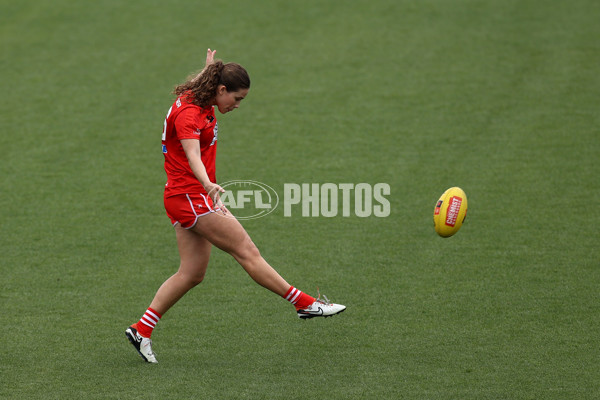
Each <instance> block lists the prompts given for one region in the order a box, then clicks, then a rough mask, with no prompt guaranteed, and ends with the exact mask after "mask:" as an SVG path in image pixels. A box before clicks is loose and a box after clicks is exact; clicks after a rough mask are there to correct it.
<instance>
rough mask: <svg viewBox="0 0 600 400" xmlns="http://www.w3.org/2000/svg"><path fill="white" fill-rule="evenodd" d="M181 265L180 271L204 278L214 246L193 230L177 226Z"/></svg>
mask: <svg viewBox="0 0 600 400" xmlns="http://www.w3.org/2000/svg"><path fill="white" fill-rule="evenodd" d="M175 235H176V237H177V247H178V249H179V257H180V260H181V264H180V266H179V271H180V272H183V273H186V274H189V275H195V276H197V277H200V278H203V277H204V274H205V273H206V268H207V267H208V261H209V259H210V251H211V248H212V244H211V243H210V242H209V241H208V240H207V239H206V238H205V237H203V236H201V235H199V234H198V233H196V232H194V231H193V230H192V229H185V228H182V227H181V225H179V224H178V225H176V226H175Z"/></svg>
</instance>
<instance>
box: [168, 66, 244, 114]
mask: <svg viewBox="0 0 600 400" xmlns="http://www.w3.org/2000/svg"><path fill="white" fill-rule="evenodd" d="M219 85H224V86H225V88H226V89H227V91H228V92H237V91H238V90H240V89H249V88H250V77H249V76H248V72H246V70H245V69H244V67H242V66H241V65H239V64H236V63H227V64H223V62H222V61H220V60H218V61H215V62H214V63H212V64H209V65H207V66H206V67H205V68H204V69H203V70H202V71H201V72H200V73H199V74H197V75H195V76H193V77H191V78H188V80H187V82H185V83H182V84H181V85H178V86H176V87H175V90H174V91H173V93H174V94H176V95H177V96H184V98H185V100H186V101H188V102H189V103H192V104H195V105H197V106H200V107H203V108H207V107H209V106H210V105H211V103H212V101H213V100H214V98H215V96H216V94H217V88H218V87H219Z"/></svg>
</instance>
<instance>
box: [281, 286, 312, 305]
mask: <svg viewBox="0 0 600 400" xmlns="http://www.w3.org/2000/svg"><path fill="white" fill-rule="evenodd" d="M283 298H284V299H286V300H287V301H289V302H290V303H292V304H293V305H294V306H295V307H296V310H300V309H302V308H306V307H308V306H310V305H311V304H312V303H314V302H315V298H314V297H312V296H309V295H307V294H306V293H303V292H302V291H301V290H298V289H296V288H295V287H293V286H290V288H289V289H288V291H287V292H285V294H284V295H283Z"/></svg>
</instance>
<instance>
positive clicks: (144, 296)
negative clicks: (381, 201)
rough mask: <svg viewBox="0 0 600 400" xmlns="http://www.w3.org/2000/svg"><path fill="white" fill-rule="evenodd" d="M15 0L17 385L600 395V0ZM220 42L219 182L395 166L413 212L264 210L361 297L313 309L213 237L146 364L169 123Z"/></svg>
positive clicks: (5, 226)
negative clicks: (444, 217)
mask: <svg viewBox="0 0 600 400" xmlns="http://www.w3.org/2000/svg"><path fill="white" fill-rule="evenodd" d="M0 4H1V6H0V22H1V23H0V48H1V51H2V57H1V61H0V62H1V64H0V65H1V71H2V74H1V75H0V76H1V77H0V89H1V92H2V94H3V95H2V96H1V97H0V102H1V106H2V107H1V110H2V111H1V112H2V118H1V119H0V128H1V131H2V134H1V135H0V146H1V148H2V149H3V160H2V162H1V163H0V176H2V191H1V193H2V195H1V196H0V210H1V211H0V212H1V213H2V214H1V216H0V217H1V218H0V221H1V223H2V229H0V252H1V254H2V257H1V259H2V261H1V262H0V273H1V275H2V279H0V302H1V303H0V304H1V305H2V306H3V307H2V308H3V312H2V314H0V315H1V316H0V322H1V323H0V337H2V339H1V347H2V350H1V351H0V357H1V358H0V379H1V381H2V385H0V397H3V398H39V397H41V396H44V397H46V398H57V399H58V398H60V399H63V398H74V397H82V396H84V397H86V398H124V397H128V398H142V397H143V398H189V397H193V396H203V397H208V398H219V399H221V398H222V399H241V398H251V399H263V398H264V399H275V398H297V399H305V398H312V397H320V398H331V399H363V398H390V399H392V398H394V399H395V398H407V399H408V398H415V399H424V398H443V399H451V398H456V399H458V398H460V399H466V398H473V399H482V398H511V399H529V398H545V399H551V398H555V399H565V398H577V399H582V398H590V399H593V398H597V397H598V395H599V387H598V383H597V382H598V378H599V376H598V372H597V368H596V367H595V366H596V365H597V359H598V355H599V354H598V340H597V338H596V336H597V335H594V332H597V331H598V328H599V326H598V320H599V318H598V317H599V314H600V313H599V308H598V290H597V288H598V283H599V281H600V279H599V278H600V277H599V272H598V266H599V265H598V250H597V243H598V239H599V237H598V229H597V226H598V223H599V222H600V221H599V218H598V217H597V215H596V213H595V212H594V210H595V208H597V206H598V200H597V199H598V194H599V183H598V179H597V176H598V172H599V171H598V159H599V155H600V154H599V150H600V149H599V139H598V138H599V131H598V126H599V112H598V106H597V105H598V104H599V103H600V95H599V91H598V88H599V84H600V79H599V78H598V73H597V72H598V65H599V61H600V60H599V56H598V55H599V54H600V53H599V51H598V50H599V48H598V43H597V40H595V38H597V37H598V33H599V28H598V24H597V23H596V21H597V16H598V15H600V6H599V5H598V4H597V3H596V2H592V1H587V0H580V1H575V2H568V3H567V2H561V1H558V0H553V1H550V2H542V1H539V0H527V1H516V0H515V1H512V0H511V1H505V2H501V3H499V2H492V1H483V0H478V1H475V0H452V1H450V0H447V1H433V0H430V1H419V2H411V1H383V0H375V1H368V2H367V1H353V2H352V3H348V4H342V3H336V2H322V1H321V2H318V1H312V0H311V1H307V2H304V3H302V4H296V3H290V2H285V1H265V2H261V3H260V4H258V3H250V2H242V1H233V2H231V1H230V2H222V1H217V2H211V3H210V4H208V3H204V2H184V1H171V2H168V3H165V2H158V1H148V2H129V3H122V2H116V1H107V0H102V1H96V2H93V3H89V2H70V1H66V0H57V1H53V2H45V1H39V0H38V1H32V0H28V1H22V2H18V3H15V2H11V3H9V2H6V1H3V2H1V3H0ZM208 47H210V48H213V49H217V50H218V53H217V55H218V57H220V58H223V59H224V60H225V61H236V62H239V63H241V64H242V65H244V66H245V67H246V68H247V69H248V71H249V72H250V75H251V78H252V89H251V92H250V95H249V96H248V98H247V99H246V100H244V102H243V104H242V107H241V108H240V109H239V110H237V111H236V112H235V113H232V114H229V115H227V116H224V117H221V118H220V119H219V125H220V127H219V128H220V130H219V131H220V135H219V156H218V164H217V172H218V177H219V180H221V181H223V182H225V181H228V180H232V179H253V180H257V181H260V182H264V183H266V184H268V185H270V186H272V187H274V188H275V189H276V190H278V191H279V190H282V188H283V184H284V183H286V182H292V183H304V182H309V183H312V182H315V183H325V182H333V183H347V182H349V183H360V182H367V183H371V184H375V183H378V182H385V183H389V184H390V186H391V195H390V196H388V198H389V200H390V202H391V215H390V216H389V217H387V218H375V217H370V218H358V217H349V218H343V217H335V218H303V217H302V216H301V215H298V214H294V216H293V217H291V218H286V217H283V211H282V209H281V208H280V209H278V210H276V212H274V213H273V214H270V215H269V216H268V217H265V218H262V219H259V220H252V221H247V222H245V223H244V226H245V227H246V229H247V230H248V231H249V233H250V235H251V236H252V237H253V239H254V241H255V242H256V243H257V245H258V246H259V248H260V249H261V252H262V253H263V255H264V256H265V257H266V258H267V260H269V261H270V262H271V263H272V264H273V265H274V266H275V267H276V268H277V269H278V270H279V271H280V272H281V273H282V275H283V276H284V277H285V278H286V279H287V280H289V281H290V282H291V283H292V284H294V285H296V286H298V287H300V288H302V289H303V290H305V291H307V292H309V293H312V292H316V287H317V286H319V287H320V289H321V290H322V291H323V292H324V293H326V294H327V295H328V296H329V297H330V298H331V299H333V300H334V301H338V302H341V303H344V304H346V305H348V310H347V311H346V312H345V313H344V314H342V315H340V316H338V317H335V318H331V319H327V320H324V321H309V322H302V321H298V320H297V318H296V317H295V316H294V314H293V312H292V310H290V308H289V305H287V304H285V302H284V301H282V300H279V299H278V298H277V297H275V296H274V295H272V294H271V293H269V292H267V291H265V290H263V289H261V288H259V287H258V286H256V285H255V284H253V283H252V282H251V281H250V279H249V278H248V277H247V276H246V275H245V273H244V272H243V271H242V270H241V268H239V267H238V266H237V265H236V264H235V263H234V261H233V260H232V259H231V258H230V257H229V256H227V255H225V254H223V253H221V252H219V251H217V250H215V251H214V252H213V257H212V264H211V266H210V268H209V271H208V274H207V279H206V281H205V282H204V283H203V284H202V285H201V286H200V287H198V288H196V289H195V290H194V291H193V292H191V293H190V294H188V295H187V296H186V297H185V298H184V299H183V300H182V301H181V302H180V304H178V306H177V307H175V308H173V309H172V310H171V311H169V313H168V314H167V315H166V316H165V318H164V319H163V320H162V321H161V323H160V325H159V327H158V328H157V330H156V333H155V335H154V339H155V350H156V352H157V353H158V357H159V361H160V364H158V365H157V366H149V365H145V364H144V363H142V361H141V359H140V358H139V357H138V356H137V355H136V354H135V353H134V352H133V350H132V349H131V348H129V347H130V345H129V344H128V343H127V341H126V339H125V338H124V335H123V330H124V329H125V327H126V326H127V325H128V324H130V323H132V322H133V321H135V320H136V319H137V318H139V316H140V315H141V313H142V312H143V311H144V309H145V307H146V306H147V304H148V303H149V302H150V300H151V298H152V296H153V294H154V292H155V290H156V289H157V288H158V286H159V285H160V284H161V283H162V282H163V281H164V279H165V278H166V277H168V276H169V275H170V274H172V273H173V272H174V271H175V269H176V267H177V264H178V255H177V252H176V246H175V240H174V235H173V232H172V229H171V228H170V226H169V222H168V219H167V218H166V216H165V215H164V211H163V208H162V185H163V184H164V180H165V176H164V172H163V169H162V155H161V153H160V143H159V141H160V132H161V129H162V122H163V119H164V116H165V113H166V111H167V109H168V108H169V106H170V105H171V102H172V99H173V98H172V96H170V94H169V93H170V91H171V90H172V88H173V86H174V85H175V84H177V83H179V82H181V81H183V80H184V79H185V77H186V76H188V75H189V74H190V73H192V72H194V71H197V70H198V69H200V68H201V67H202V65H203V62H204V55H205V51H206V48H208ZM455 185H456V186H461V187H462V188H463V189H464V190H465V191H466V192H467V195H468V196H469V206H470V207H469V208H470V209H469V215H468V218H467V221H466V223H465V225H464V227H463V228H462V229H461V231H460V232H459V233H458V234H457V235H456V236H455V237H453V238H451V239H447V240H443V239H440V238H438V237H436V235H435V233H434V231H433V227H432V220H431V215H432V211H433V206H434V204H435V201H436V200H437V198H438V197H439V195H440V194H441V193H442V192H443V191H444V190H445V189H446V188H447V187H450V186H455ZM279 194H280V196H281V195H282V193H281V192H280V193H279Z"/></svg>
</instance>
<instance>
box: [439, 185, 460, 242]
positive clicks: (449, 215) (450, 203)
mask: <svg viewBox="0 0 600 400" xmlns="http://www.w3.org/2000/svg"><path fill="white" fill-rule="evenodd" d="M466 217H467V195H466V194H465V192H464V191H463V190H462V189H461V188H459V187H451V188H450V189H448V190H446V191H445V192H444V194H442V197H440V199H439V200H438V201H437V203H436V205H435V209H434V210H433V224H434V225H435V231H436V232H437V234H438V235H440V236H441V237H445V238H446V237H450V236H452V235H454V234H455V233H456V232H458V230H459V229H460V227H461V226H462V224H463V222H464V221H465V218H466Z"/></svg>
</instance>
